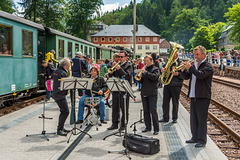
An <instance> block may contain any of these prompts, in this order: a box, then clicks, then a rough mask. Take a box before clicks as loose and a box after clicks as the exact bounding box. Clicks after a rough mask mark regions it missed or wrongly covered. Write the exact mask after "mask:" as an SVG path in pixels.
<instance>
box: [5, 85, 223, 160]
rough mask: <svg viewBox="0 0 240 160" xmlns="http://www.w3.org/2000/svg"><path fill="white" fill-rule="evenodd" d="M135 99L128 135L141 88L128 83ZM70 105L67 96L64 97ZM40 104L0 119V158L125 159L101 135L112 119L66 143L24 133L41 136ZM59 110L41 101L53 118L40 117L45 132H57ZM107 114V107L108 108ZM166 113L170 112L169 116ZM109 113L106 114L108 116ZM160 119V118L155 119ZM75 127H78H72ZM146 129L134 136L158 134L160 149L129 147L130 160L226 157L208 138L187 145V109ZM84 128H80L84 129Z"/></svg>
mask: <svg viewBox="0 0 240 160" xmlns="http://www.w3.org/2000/svg"><path fill="white" fill-rule="evenodd" d="M133 90H134V92H135V95H136V96H137V97H136V101H137V102H134V101H133V100H130V112H129V113H130V115H129V123H128V133H133V127H132V128H130V125H131V124H133V123H134V122H136V121H139V120H140V109H142V103H141V99H140V92H138V91H137V87H136V86H133ZM68 102H69V107H70V99H69V97H68ZM161 106H162V89H161V88H160V89H159V95H158V112H159V115H160V118H162V115H161V114H162V109H161ZM42 108H43V102H39V103H37V104H34V105H31V106H29V107H26V108H24V109H21V110H19V111H16V112H13V113H11V114H8V115H6V116H3V117H0V137H1V141H0V146H1V148H0V159H1V160H13V159H14V160H28V159H29V160H48V159H50V160H56V159H72V160H77V159H82V160H90V159H91V160H115V159H119V160H125V159H126V160H127V159H128V158H127V157H126V156H125V155H124V154H119V153H108V151H121V150H123V149H124V147H123V146H122V137H119V136H111V137H108V138H106V140H103V138H104V137H105V136H106V135H109V134H110V133H113V132H116V130H114V131H108V130H107V128H108V127H109V126H110V125H111V120H110V121H108V123H107V124H103V125H102V126H100V127H98V128H99V130H98V131H97V130H96V127H95V126H92V127H86V128H85V131H87V130H89V131H88V133H89V134H90V135H91V136H92V138H89V136H87V135H85V136H84V135H83V134H79V135H73V136H72V137H71V139H70V142H69V143H67V139H68V136H69V135H68V136H67V137H63V136H58V135H56V134H49V135H48V134H46V135H47V136H48V138H49V141H47V140H46V139H45V138H44V136H42V135H40V136H29V137H26V135H29V134H41V133H42V128H43V125H42V123H43V121H42V119H40V118H39V116H41V114H42ZM58 115H59V108H58V106H57V105H56V103H55V102H54V100H52V99H51V100H50V102H48V103H46V115H45V116H46V117H52V118H53V119H52V120H45V130H46V132H47V133H49V132H56V129H57V122H58ZM110 115H111V110H110ZM170 115H171V114H170ZM110 117H111V116H110ZM160 118H159V119H160ZM69 119H70V115H69V117H68V119H67V121H66V123H65V128H66V129H71V128H72V127H73V125H70V124H69V121H70V120H69ZM77 126H79V125H77ZM144 128H145V125H144V123H137V124H136V129H137V131H136V134H140V135H144V136H148V137H154V138H158V139H159V140H160V152H159V153H157V154H154V155H143V154H140V153H135V152H132V151H130V156H131V158H132V159H133V160H139V159H149V160H155V159H156V160H159V159H161V160H194V159H196V160H208V159H209V160H210V159H212V160H216V159H218V160H225V159H227V158H226V157H225V155H224V154H223V153H222V152H221V151H220V149H219V148H218V147H217V146H216V145H215V144H214V142H213V141H212V140H211V139H210V138H209V137H208V140H207V141H208V142H207V145H206V147H205V148H200V149H198V148H195V147H194V144H186V143H185V141H186V140H188V139H190V138H191V133H190V116H189V113H188V112H187V111H186V110H185V109H184V107H183V106H182V105H181V104H180V107H179V119H178V122H177V123H176V124H172V123H171V121H170V122H168V123H160V132H159V134H158V135H153V131H151V132H147V133H142V132H141V131H142V130H143V129H144ZM83 129H84V128H83Z"/></svg>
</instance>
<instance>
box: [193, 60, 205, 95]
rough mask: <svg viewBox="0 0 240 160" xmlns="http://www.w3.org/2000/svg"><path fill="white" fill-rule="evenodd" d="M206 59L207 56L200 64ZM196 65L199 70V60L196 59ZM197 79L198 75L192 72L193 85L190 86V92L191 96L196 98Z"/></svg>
mask: <svg viewBox="0 0 240 160" xmlns="http://www.w3.org/2000/svg"><path fill="white" fill-rule="evenodd" d="M205 60H206V58H205V59H204V60H202V62H201V63H200V64H202V63H203V62H204V61H205ZM194 66H195V68H196V69H197V70H198V62H197V61H195V63H194ZM199 66H200V65H199ZM196 81H197V77H196V76H195V75H194V74H192V80H191V87H190V88H191V89H190V92H189V97H190V98H195V96H196V95H195V87H196Z"/></svg>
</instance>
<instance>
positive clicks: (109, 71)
mask: <svg viewBox="0 0 240 160" xmlns="http://www.w3.org/2000/svg"><path fill="white" fill-rule="evenodd" d="M118 64H120V61H118V63H116V64H115V65H114V66H113V67H112V68H109V69H108V73H110V74H112V73H113V72H115V71H116V66H117V65H118Z"/></svg>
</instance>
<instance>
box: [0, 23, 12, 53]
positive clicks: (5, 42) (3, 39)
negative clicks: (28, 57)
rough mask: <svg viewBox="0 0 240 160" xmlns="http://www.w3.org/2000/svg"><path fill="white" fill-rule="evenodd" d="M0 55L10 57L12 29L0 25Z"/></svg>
mask: <svg viewBox="0 0 240 160" xmlns="http://www.w3.org/2000/svg"><path fill="white" fill-rule="evenodd" d="M0 55H12V27H10V26H5V25H2V24H0Z"/></svg>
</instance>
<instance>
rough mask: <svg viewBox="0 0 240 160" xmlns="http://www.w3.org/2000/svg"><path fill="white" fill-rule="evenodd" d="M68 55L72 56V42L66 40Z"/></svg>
mask: <svg viewBox="0 0 240 160" xmlns="http://www.w3.org/2000/svg"><path fill="white" fill-rule="evenodd" d="M68 57H69V58H72V42H68Z"/></svg>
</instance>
